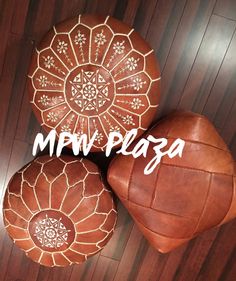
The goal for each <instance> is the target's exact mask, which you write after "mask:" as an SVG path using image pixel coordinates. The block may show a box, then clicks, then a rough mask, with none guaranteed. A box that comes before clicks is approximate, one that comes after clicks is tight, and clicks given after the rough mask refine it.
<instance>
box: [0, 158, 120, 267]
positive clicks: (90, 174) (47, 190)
mask: <svg viewBox="0 0 236 281" xmlns="http://www.w3.org/2000/svg"><path fill="white" fill-rule="evenodd" d="M3 214H4V223H5V227H6V230H7V232H8V233H9V235H10V237H11V238H12V239H13V241H14V242H15V244H16V245H17V246H18V247H20V248H21V249H22V250H24V251H25V253H26V255H27V256H28V257H30V258H31V259H33V260H34V261H36V262H38V263H40V264H42V265H45V266H67V265H70V264H72V263H81V262H83V261H85V260H86V259H87V258H88V257H89V256H91V255H94V254H96V253H97V252H98V251H100V250H101V249H102V248H103V247H104V246H105V245H106V244H107V242H108V241H109V239H110V237H111V236H112V234H113V231H114V227H115V223H116V217H117V213H116V210H115V207H114V203H113V199H112V196H111V193H110V192H109V191H108V190H107V189H106V188H105V186H104V184H103V182H102V180H101V176H100V173H99V171H98V168H97V166H96V165H95V164H93V163H92V162H90V161H88V160H85V159H78V158H75V157H70V156H62V157H60V158H55V157H52V158H50V157H48V156H42V157H38V158H36V159H35V160H34V161H32V162H31V163H29V164H28V165H26V166H25V167H24V168H22V169H21V170H20V171H19V172H17V173H16V174H15V175H14V176H13V177H12V179H11V181H10V183H9V185H8V188H7V190H6V193H5V197H4V205H3Z"/></svg>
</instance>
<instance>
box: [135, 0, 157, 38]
mask: <svg viewBox="0 0 236 281" xmlns="http://www.w3.org/2000/svg"><path fill="white" fill-rule="evenodd" d="M158 2H159V1H158V0H150V1H145V0H142V1H141V3H140V5H139V7H138V9H137V12H136V15H135V19H134V24H133V27H134V29H135V31H137V32H139V33H140V34H141V35H142V36H143V38H146V36H147V32H148V30H149V28H150V24H151V21H152V19H153V17H154V13H155V10H156V8H157V3H158Z"/></svg>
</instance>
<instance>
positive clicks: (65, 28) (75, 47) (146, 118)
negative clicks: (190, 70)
mask: <svg viewBox="0 0 236 281" xmlns="http://www.w3.org/2000/svg"><path fill="white" fill-rule="evenodd" d="M29 77H30V83H29V94H30V100H31V102H32V107H33V110H34V112H35V114H36V117H37V119H38V120H39V121H40V123H41V124H42V126H43V127H44V128H45V130H46V131H50V130H51V129H56V131H57V133H58V134H59V133H60V132H69V133H75V134H78V136H81V134H87V135H88V137H89V138H91V136H92V135H93V134H94V132H95V131H96V130H97V131H98V134H97V137H96V138H95V142H94V146H93V148H92V151H99V150H101V149H103V148H104V146H105V145H106V143H107V136H108V134H109V133H110V132H112V131H117V132H120V133H121V134H122V135H125V134H126V132H127V131H129V130H130V129H132V128H137V129H138V132H139V134H141V133H142V132H144V131H145V130H146V129H147V127H148V126H149V124H150V123H151V121H152V119H153V117H154V115H155V113H156V108H157V106H158V101H159V84H160V81H159V80H160V72H159V67H158V65H157V61H156V58H155V55H154V52H153V50H152V49H151V48H150V47H149V45H148V44H147V43H146V42H145V41H144V40H143V39H142V38H141V37H140V36H139V34H138V33H136V32H135V31H134V30H133V29H131V28H129V27H128V26H126V25H125V24H123V23H122V22H120V21H118V20H116V19H114V18H111V17H99V16H89V15H82V16H79V17H77V18H75V19H72V20H68V21H65V22H63V23H61V24H59V25H57V26H55V27H54V28H53V29H52V30H51V31H50V32H49V33H48V35H47V36H46V37H45V38H44V39H43V40H42V43H41V44H40V45H39V47H38V48H37V50H36V52H35V53H34V55H33V58H32V63H31V68H30V73H29Z"/></svg>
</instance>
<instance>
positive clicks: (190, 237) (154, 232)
mask: <svg viewBox="0 0 236 281" xmlns="http://www.w3.org/2000/svg"><path fill="white" fill-rule="evenodd" d="M133 219H134V220H135V221H136V222H138V223H139V224H141V225H142V227H143V228H145V229H147V230H148V231H150V232H152V233H153V234H157V235H160V236H162V237H165V238H170V239H173V240H189V239H192V238H193V237H194V236H188V237H186V238H175V237H171V236H168V235H165V234H161V233H159V232H156V231H153V230H151V229H150V228H148V227H146V226H144V225H143V223H141V222H140V221H139V220H138V219H137V218H134V217H133Z"/></svg>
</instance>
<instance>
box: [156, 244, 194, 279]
mask: <svg viewBox="0 0 236 281" xmlns="http://www.w3.org/2000/svg"><path fill="white" fill-rule="evenodd" d="M188 245H189V243H187V244H184V245H182V246H181V247H178V248H177V249H176V250H174V251H172V252H171V253H170V254H169V255H168V258H167V261H166V263H165V265H164V267H163V270H162V272H161V275H160V278H159V279H160V280H165V281H172V280H174V276H175V274H176V272H177V270H178V268H179V266H180V263H181V261H182V258H183V256H184V254H185V251H186V249H187V246H188Z"/></svg>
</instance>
